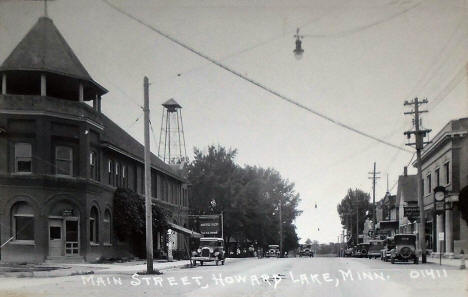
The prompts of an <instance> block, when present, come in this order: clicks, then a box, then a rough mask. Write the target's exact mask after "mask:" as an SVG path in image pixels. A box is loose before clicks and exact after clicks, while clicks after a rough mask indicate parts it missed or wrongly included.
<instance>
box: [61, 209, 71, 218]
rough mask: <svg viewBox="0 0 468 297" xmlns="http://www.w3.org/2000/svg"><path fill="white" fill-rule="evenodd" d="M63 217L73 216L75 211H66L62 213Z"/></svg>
mask: <svg viewBox="0 0 468 297" xmlns="http://www.w3.org/2000/svg"><path fill="white" fill-rule="evenodd" d="M62 216H64V217H71V216H73V209H64V210H63V212H62Z"/></svg>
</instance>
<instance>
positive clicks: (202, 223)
mask: <svg viewBox="0 0 468 297" xmlns="http://www.w3.org/2000/svg"><path fill="white" fill-rule="evenodd" d="M192 218H193V220H194V223H193V225H194V226H195V229H196V230H197V231H198V232H199V233H201V234H202V235H203V237H221V215H197V216H193V217H192Z"/></svg>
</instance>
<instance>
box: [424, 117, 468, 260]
mask: <svg viewBox="0 0 468 297" xmlns="http://www.w3.org/2000/svg"><path fill="white" fill-rule="evenodd" d="M467 134H468V118H461V119H456V120H452V121H450V122H448V123H447V124H446V125H445V126H444V127H443V128H442V129H441V130H440V131H439V132H438V133H437V134H436V136H435V137H434V138H433V139H432V143H431V144H429V145H427V146H426V147H425V149H424V150H423V153H422V157H421V162H422V164H421V165H422V176H423V183H422V184H423V193H424V210H425V216H426V230H427V231H429V232H430V234H431V243H429V244H431V245H432V250H433V251H434V252H436V253H445V254H447V255H448V256H451V255H453V254H454V253H455V254H459V253H460V251H461V250H464V251H467V250H468V225H467V221H465V220H464V219H463V218H462V215H461V212H460V202H461V201H462V200H463V201H466V200H465V199H468V197H467V194H464V193H467V192H468V137H467ZM437 186H444V187H445V188H446V191H447V194H446V205H445V211H443V213H442V214H436V212H435V211H434V188H435V187H437ZM441 236H443V237H441Z"/></svg>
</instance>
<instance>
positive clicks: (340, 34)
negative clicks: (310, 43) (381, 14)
mask: <svg viewBox="0 0 468 297" xmlns="http://www.w3.org/2000/svg"><path fill="white" fill-rule="evenodd" d="M422 3H423V1H420V2H418V3H416V4H415V5H412V6H410V7H408V8H406V9H403V10H402V11H399V12H397V13H395V14H393V15H391V16H389V17H387V18H385V19H383V20H378V21H375V22H372V23H370V24H366V25H363V26H360V27H357V28H353V29H349V30H345V31H341V32H337V33H329V34H305V35H303V36H304V37H312V38H333V37H334V38H340V37H344V36H347V35H352V34H355V33H359V32H362V31H365V30H367V29H370V28H372V27H375V26H378V25H380V24H383V23H386V22H388V21H391V20H393V19H394V18H397V17H399V16H400V15H403V14H405V13H407V12H408V11H410V10H412V9H414V8H416V7H418V6H419V5H421V4H422Z"/></svg>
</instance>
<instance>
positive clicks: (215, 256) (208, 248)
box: [190, 237, 226, 266]
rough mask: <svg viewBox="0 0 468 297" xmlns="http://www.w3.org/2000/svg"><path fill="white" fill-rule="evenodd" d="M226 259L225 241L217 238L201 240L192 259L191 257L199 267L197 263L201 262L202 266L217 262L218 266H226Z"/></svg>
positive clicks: (193, 262)
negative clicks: (206, 263)
mask: <svg viewBox="0 0 468 297" xmlns="http://www.w3.org/2000/svg"><path fill="white" fill-rule="evenodd" d="M225 259H226V257H225V253H224V240H223V239H222V238H216V237H203V238H200V246H199V247H198V249H197V250H196V251H193V252H192V257H190V261H191V262H192V264H193V265H194V266H196V265H197V261H198V262H200V265H201V266H203V263H205V262H215V263H216V265H218V264H219V263H220V262H221V264H222V265H224V261H225Z"/></svg>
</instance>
